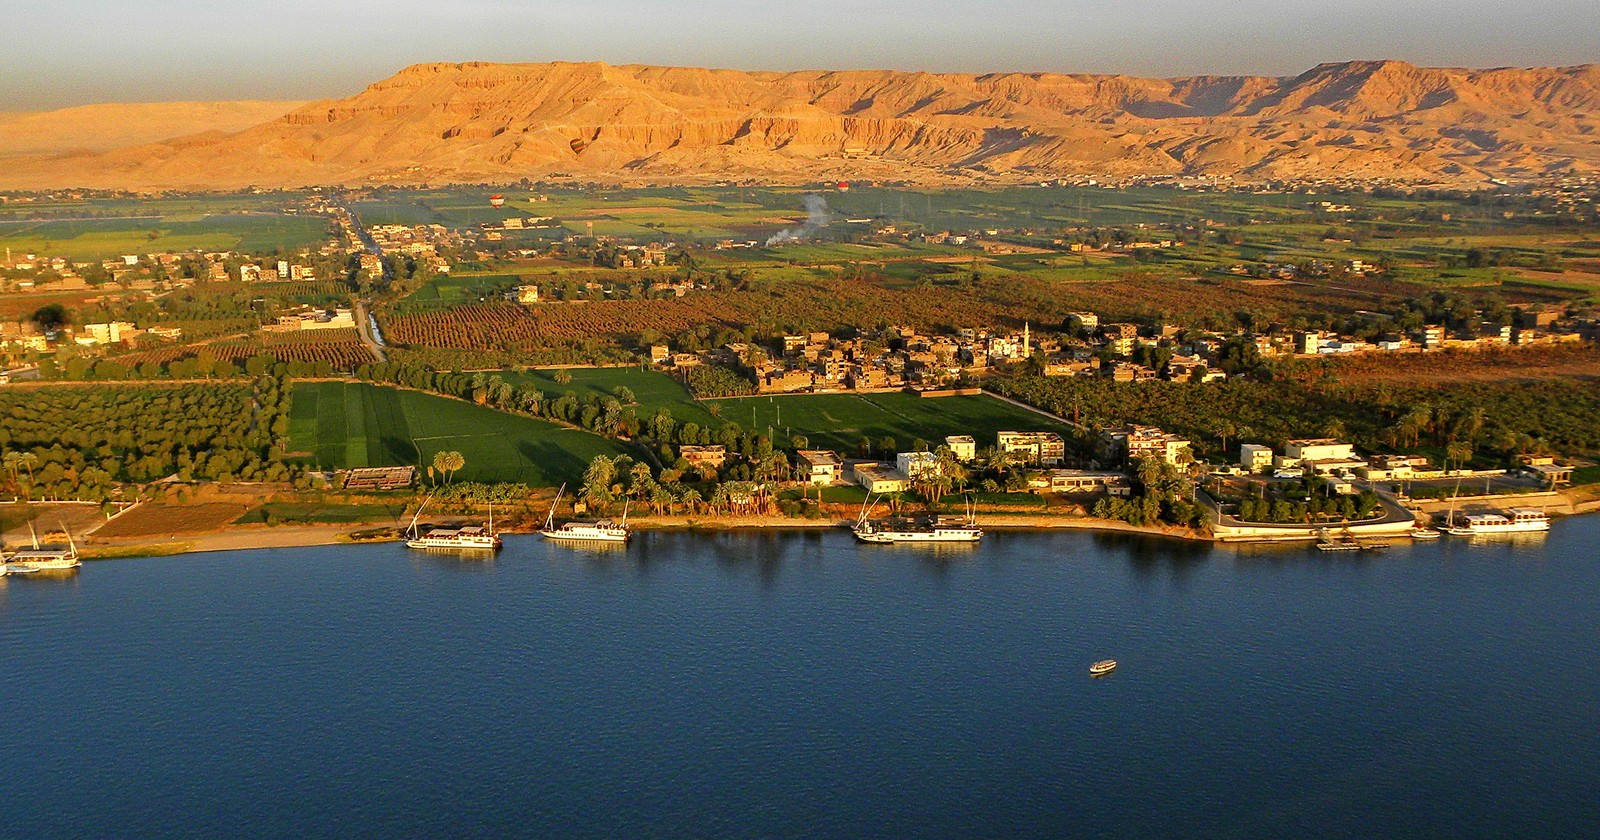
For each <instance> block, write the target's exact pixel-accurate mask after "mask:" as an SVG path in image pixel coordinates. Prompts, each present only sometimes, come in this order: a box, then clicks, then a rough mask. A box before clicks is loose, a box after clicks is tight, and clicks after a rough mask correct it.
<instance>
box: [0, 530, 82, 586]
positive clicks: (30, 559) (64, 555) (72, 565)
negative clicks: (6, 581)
mask: <svg viewBox="0 0 1600 840" xmlns="http://www.w3.org/2000/svg"><path fill="white" fill-rule="evenodd" d="M61 530H62V531H63V532H64V533H65V534H66V535H67V547H66V548H40V547H39V535H38V534H37V533H35V532H34V530H33V523H32V522H29V523H28V533H29V534H31V535H32V536H33V548H23V549H19V550H17V551H13V552H12V553H11V555H10V556H9V557H6V558H4V559H5V562H4V563H0V567H3V568H4V569H5V572H4V574H11V575H31V574H33V573H35V572H65V571H69V570H71V569H76V568H78V567H79V566H82V565H83V561H82V560H80V559H79V558H78V544H77V543H75V542H73V540H72V532H71V531H68V530H67V528H66V526H65V525H64V524H63V525H62V528H61Z"/></svg>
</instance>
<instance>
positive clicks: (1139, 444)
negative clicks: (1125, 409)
mask: <svg viewBox="0 0 1600 840" xmlns="http://www.w3.org/2000/svg"><path fill="white" fill-rule="evenodd" d="M1100 440H1101V444H1102V446H1103V447H1104V448H1105V449H1106V451H1107V453H1108V454H1109V455H1110V456H1111V457H1112V458H1113V459H1117V460H1123V461H1132V460H1138V459H1144V458H1156V459H1158V460H1161V461H1164V462H1166V463H1168V464H1179V463H1182V462H1183V461H1185V460H1190V459H1192V457H1193V456H1192V455H1191V453H1190V450H1189V447H1190V445H1191V444H1190V441H1189V440H1188V439H1187V438H1182V437H1179V436H1177V435H1173V434H1168V433H1166V432H1164V431H1162V430H1160V429H1158V428H1156V427H1155V426H1140V425H1137V424H1134V423H1129V424H1127V425H1125V426H1122V427H1120V428H1112V429H1106V430H1103V431H1102V432H1101V433H1100Z"/></svg>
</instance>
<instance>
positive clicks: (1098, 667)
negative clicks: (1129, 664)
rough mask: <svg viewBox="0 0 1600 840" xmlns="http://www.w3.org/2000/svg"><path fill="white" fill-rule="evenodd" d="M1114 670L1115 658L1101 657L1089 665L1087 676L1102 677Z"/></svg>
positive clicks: (1115, 666)
mask: <svg viewBox="0 0 1600 840" xmlns="http://www.w3.org/2000/svg"><path fill="white" fill-rule="evenodd" d="M1115 670H1117V660H1115V659H1102V660H1100V661H1099V662H1096V663H1094V664H1093V665H1090V666H1089V676H1091V677H1103V676H1105V675H1106V674H1109V673H1111V672H1112V671H1115Z"/></svg>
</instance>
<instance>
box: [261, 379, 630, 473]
mask: <svg viewBox="0 0 1600 840" xmlns="http://www.w3.org/2000/svg"><path fill="white" fill-rule="evenodd" d="M289 417H290V422H289V441H290V444H289V445H290V448H291V450H293V451H295V452H296V453H301V454H302V457H304V458H305V459H306V460H308V461H311V462H314V463H317V464H320V465H322V466H323V467H329V468H339V469H342V468H349V467H381V466H404V465H406V464H417V465H420V466H422V467H423V468H424V469H425V468H426V466H427V464H429V463H431V462H432V460H433V456H434V453H436V452H440V451H443V450H455V451H457V452H460V453H461V454H462V455H464V456H466V461H467V466H466V468H465V469H463V470H462V471H461V473H460V474H459V475H457V476H456V480H460V481H504V482H521V483H525V484H529V485H535V486H550V487H553V486H555V485H557V484H559V483H561V482H563V481H576V480H578V479H579V478H580V477H581V476H582V474H583V470H584V468H585V467H586V466H588V464H589V461H590V460H591V459H592V458H593V457H594V456H596V455H607V456H616V455H620V454H623V453H624V450H623V448H622V447H621V446H619V445H618V444H616V443H614V442H612V441H608V440H606V439H604V438H602V437H599V436H598V435H594V434H591V433H589V432H585V431H582V430H578V429H568V428H564V427H561V426H557V425H555V424H553V423H548V422H545V421H543V420H535V419H532V418H528V417H517V416H515V415H510V414H505V413H502V412H499V411H495V410H493V409H489V408H484V407H482V406H477V405H472V404H470V403H466V402H462V401H460V400H452V399H448V398H445V397H437V396H433V395H431V394H423V393H418V392H415V391H403V390H400V389H397V388H385V387H381V386H376V385H368V384H365V383H353V382H302V383H300V384H297V385H296V386H295V389H294V401H293V404H292V407H291V409H290V414H289Z"/></svg>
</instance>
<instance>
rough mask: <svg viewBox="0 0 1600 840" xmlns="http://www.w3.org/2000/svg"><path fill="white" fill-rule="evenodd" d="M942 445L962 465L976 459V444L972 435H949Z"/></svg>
mask: <svg viewBox="0 0 1600 840" xmlns="http://www.w3.org/2000/svg"><path fill="white" fill-rule="evenodd" d="M944 445H945V446H946V447H947V448H949V450H950V454H951V455H952V456H954V457H955V459H956V460H957V461H960V462H961V463H963V464H965V463H967V462H968V461H971V460H973V459H974V458H976V457H978V442H977V441H976V440H974V439H973V437H972V435H950V436H948V437H946V438H945V439H944Z"/></svg>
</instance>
